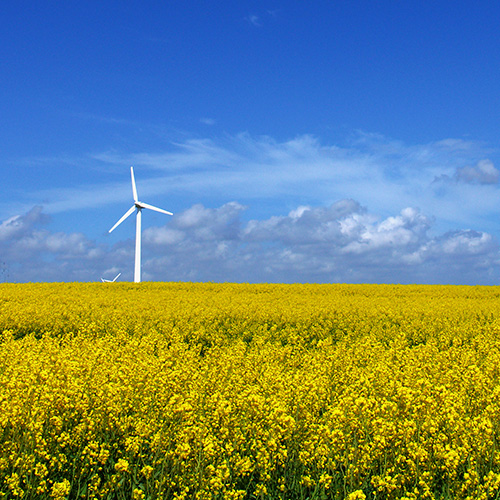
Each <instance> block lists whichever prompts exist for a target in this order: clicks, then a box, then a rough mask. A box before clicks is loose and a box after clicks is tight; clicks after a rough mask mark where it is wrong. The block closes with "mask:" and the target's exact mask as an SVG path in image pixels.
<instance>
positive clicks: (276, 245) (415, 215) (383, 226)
mask: <svg viewBox="0 0 500 500" xmlns="http://www.w3.org/2000/svg"><path fill="white" fill-rule="evenodd" d="M243 210H244V207H242V206H241V205H239V204H236V203H234V204H233V203H231V204H227V205H224V206H222V207H219V208H217V209H208V208H206V207H203V206H201V205H196V206H193V207H191V208H190V209H188V210H187V211H185V212H184V213H182V214H179V216H178V217H177V218H176V216H174V218H173V219H172V225H171V227H169V232H167V233H162V231H165V230H166V228H150V229H148V230H147V233H146V234H147V241H148V243H149V245H150V248H149V252H150V255H153V254H154V255H155V256H153V257H152V258H151V260H150V261H149V264H148V266H149V272H151V271H152V270H155V272H156V273H158V272H159V273H161V274H162V276H164V277H163V278H162V279H173V276H176V278H175V279H181V280H182V279H198V280H214V281H275V282H293V281H298V282H307V281H314V282H400V283H411V282H419V283H433V282H443V281H444V282H447V283H470V284H477V283H486V282H488V280H490V279H492V276H493V275H496V276H497V277H498V274H499V273H498V270H497V267H498V259H499V255H498V245H497V243H496V241H495V240H494V238H493V237H492V236H491V235H489V234H487V233H484V232H479V231H471V230H457V231H453V232H448V233H445V234H441V235H438V236H432V235H431V231H432V228H433V219H432V218H430V217H428V216H426V215H425V214H423V213H422V212H421V211H419V210H417V209H415V208H412V207H408V208H405V209H403V210H402V211H401V212H400V213H399V214H397V215H393V216H389V217H386V218H381V217H377V216H376V215H374V214H370V213H369V212H368V211H367V209H366V208H364V207H362V206H361V205H360V204H359V203H358V202H356V201H354V200H341V201H339V202H336V203H334V204H332V205H330V206H328V207H309V206H299V207H297V208H296V209H294V210H291V211H290V212H289V213H288V214H287V215H283V216H272V217H269V218H267V219H263V220H250V221H248V222H246V223H245V222H243V220H242V217H241V215H242V213H243ZM224 228H225V229H224ZM171 232H175V233H174V234H175V238H172V237H171V236H172V233H171ZM155 234H167V235H168V237H166V238H163V239H161V238H157V237H155V236H154V235H155ZM154 248H156V250H154ZM162 254H163V256H162ZM167 277H170V278H167Z"/></svg>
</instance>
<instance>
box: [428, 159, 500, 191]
mask: <svg viewBox="0 0 500 500" xmlns="http://www.w3.org/2000/svg"><path fill="white" fill-rule="evenodd" d="M499 180H500V171H499V170H498V169H497V168H496V167H495V165H493V162H492V161H490V160H488V159H484V160H479V161H478V162H477V163H476V164H475V165H473V166H470V165H466V166H463V167H457V168H456V169H455V172H454V173H453V175H452V176H449V175H446V174H442V175H440V176H438V177H436V178H435V179H434V183H464V184H482V185H488V184H498V183H499Z"/></svg>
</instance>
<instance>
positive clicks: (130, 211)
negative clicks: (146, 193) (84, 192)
mask: <svg viewBox="0 0 500 500" xmlns="http://www.w3.org/2000/svg"><path fill="white" fill-rule="evenodd" d="M134 210H135V205H133V206H131V207H130V208H129V209H128V210H127V211H126V212H125V214H124V215H122V218H121V219H120V220H119V221H118V222H117V223H116V224H115V225H114V226H113V227H112V228H111V229H110V230H109V232H111V231H113V229H115V228H117V227H118V226H119V225H120V224H121V223H122V222H123V221H124V220H125V219H126V218H127V217H128V216H129V215H132V213H133V212H134Z"/></svg>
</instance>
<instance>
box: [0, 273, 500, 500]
mask: <svg viewBox="0 0 500 500" xmlns="http://www.w3.org/2000/svg"><path fill="white" fill-rule="evenodd" d="M499 377H500V288H498V287H446V286H389V285H247V284H241V285H237V284H213V283H210V284H191V283H142V284H131V283H112V284H109V283H104V284H101V283H94V284H19V285H14V284H1V285H0V433H1V439H0V498H4V499H7V498H9V499H10V498H16V499H17V498H23V499H35V498H36V499H39V498H42V499H43V498H50V499H63V498H71V499H79V498H85V499H91V498H98V499H101V498H102V499H136V500H139V499H188V498H194V499H218V498H221V499H222V498H224V499H253V498H271V499H278V498H280V499H307V498H309V499H322V498H332V499H348V500H355V499H365V498H366V499H417V498H435V499H471V500H472V499H474V500H476V499H484V500H486V499H493V498H498V497H499V496H500V456H499V450H498V448H499V433H500V383H499Z"/></svg>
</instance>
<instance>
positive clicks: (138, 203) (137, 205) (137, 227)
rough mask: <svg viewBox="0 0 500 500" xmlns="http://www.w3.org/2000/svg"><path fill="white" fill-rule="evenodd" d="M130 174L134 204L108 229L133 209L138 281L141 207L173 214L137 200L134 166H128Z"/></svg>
mask: <svg viewBox="0 0 500 500" xmlns="http://www.w3.org/2000/svg"><path fill="white" fill-rule="evenodd" d="M130 175H131V177H132V193H133V195H134V204H133V205H132V206H131V207H130V208H129V209H128V210H127V211H126V212H125V214H124V215H123V216H122V218H121V219H120V220H119V221H118V222H117V223H116V224H115V225H114V226H113V227H112V228H111V229H110V230H109V232H111V231H113V229H115V228H116V227H117V226H119V225H120V224H121V223H122V222H123V221H124V220H125V219H126V218H127V217H128V216H129V215H132V213H133V212H134V210H136V214H135V267H134V281H135V282H136V283H139V282H140V281H141V211H142V209H143V208H149V210H154V211H155V212H160V213H162V214H167V215H173V214H172V212H167V211H166V210H163V209H162V208H158V207H153V205H148V204H147V203H143V202H142V201H139V199H138V198H137V187H136V185H135V178H134V167H130Z"/></svg>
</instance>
